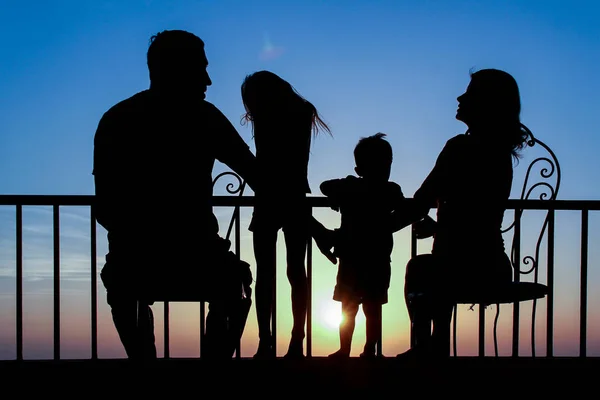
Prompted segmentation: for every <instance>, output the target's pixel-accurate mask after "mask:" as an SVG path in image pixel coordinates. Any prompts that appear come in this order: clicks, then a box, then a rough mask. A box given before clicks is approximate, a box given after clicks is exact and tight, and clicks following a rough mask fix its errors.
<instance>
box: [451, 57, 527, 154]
mask: <svg viewBox="0 0 600 400" xmlns="http://www.w3.org/2000/svg"><path fill="white" fill-rule="evenodd" d="M457 100H458V110H457V112H456V119H458V120H459V121H462V122H464V123H465V124H466V125H467V126H468V128H469V132H470V133H471V134H474V135H493V136H494V137H488V139H494V140H495V141H496V142H499V143H503V144H506V145H507V146H508V147H509V148H510V150H511V152H512V153H513V154H514V155H515V156H516V155H517V151H518V150H519V149H521V148H522V147H523V143H524V141H525V139H526V132H525V131H524V130H523V129H522V125H521V119H520V114H521V98H520V93H519V86H518V85H517V82H516V80H515V79H514V78H513V77H512V76H511V75H510V74H508V73H507V72H504V71H501V70H498V69H482V70H479V71H476V72H472V73H471V82H470V83H469V86H468V87H467V90H466V91H465V93H464V94H462V95H461V96H459V97H458V99H457Z"/></svg>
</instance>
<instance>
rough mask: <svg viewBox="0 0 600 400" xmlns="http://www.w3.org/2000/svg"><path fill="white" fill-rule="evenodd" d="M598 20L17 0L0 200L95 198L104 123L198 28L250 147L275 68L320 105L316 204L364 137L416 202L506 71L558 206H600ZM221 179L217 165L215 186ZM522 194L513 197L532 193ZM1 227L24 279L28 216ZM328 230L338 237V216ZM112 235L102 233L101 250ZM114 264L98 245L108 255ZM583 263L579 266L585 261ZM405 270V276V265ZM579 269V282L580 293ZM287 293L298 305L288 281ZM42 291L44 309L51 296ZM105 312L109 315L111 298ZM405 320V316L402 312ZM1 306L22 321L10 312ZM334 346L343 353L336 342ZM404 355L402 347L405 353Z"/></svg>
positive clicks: (547, 6)
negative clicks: (257, 95)
mask: <svg viewBox="0 0 600 400" xmlns="http://www.w3.org/2000/svg"><path fill="white" fill-rule="evenodd" d="M599 17H600V5H597V3H596V2H594V1H569V2H565V1H420V2H414V1H368V2H367V1H311V0H304V1H252V2H250V1H233V0H231V1H227V0H223V1H160V2H159V1H153V0H145V1H134V0H131V1H127V2H120V1H54V2H42V1H27V0H19V1H17V0H4V1H2V2H1V3H0V48H1V49H2V52H1V53H0V77H1V78H0V93H2V96H0V194H93V193H94V186H93V179H92V175H91V170H92V151H93V135H94V132H95V129H96V126H97V123H98V120H99V118H100V117H101V116H102V114H103V113H104V112H105V111H106V110H107V109H108V108H109V107H110V106H112V105H113V104H114V103H116V102H118V101H120V100H122V99H125V98H127V97H128V96H130V95H132V94H134V93H135V92H137V91H140V90H143V89H145V88H147V87H148V84H149V81H148V73H147V68H146V64H145V55H146V50H147V44H148V39H149V37H150V36H151V35H152V34H154V33H156V32H158V31H161V30H163V29H186V30H190V31H192V32H194V33H196V34H197V35H198V36H200V37H201V38H202V39H203V40H204V41H205V42H206V52H207V56H208V59H209V63H210V66H209V73H210V74H211V78H212V80H213V85H212V86H211V87H210V88H209V90H208V93H207V100H208V101H211V102H213V103H214V104H215V105H216V106H217V107H219V108H220V109H221V110H222V111H223V112H224V114H225V115H226V116H227V117H228V118H229V119H230V120H231V121H232V123H233V124H234V126H236V127H237V128H238V129H239V132H240V134H241V135H242V137H243V138H244V139H245V140H246V141H247V143H249V144H250V145H251V147H252V148H253V143H252V139H251V132H250V130H249V128H248V127H246V126H242V125H240V123H239V121H240V116H241V115H242V113H243V106H242V103H241V99H240V85H241V83H242V80H243V78H244V76H245V75H246V74H249V73H251V72H254V71H256V70H260V69H269V70H272V71H273V72H276V73H278V74H279V75H281V76H282V77H284V78H285V79H287V80H289V81H290V82H291V83H292V84H293V85H294V86H295V87H296V88H297V89H298V90H299V91H300V93H302V94H303V95H304V96H305V97H306V98H308V99H309V100H310V101H311V102H313V103H314V104H315V105H316V106H317V108H318V109H319V111H320V113H321V114H322V116H323V118H324V119H325V121H326V122H328V123H329V124H330V127H331V128H332V132H333V137H328V136H323V137H320V138H318V139H317V140H315V141H314V145H313V149H312V154H311V161H310V167H309V180H310V184H311V187H312V190H313V193H314V194H316V195H320V193H319V192H318V186H319V184H320V182H322V181H323V180H326V179H330V178H334V177H341V176H345V175H347V174H350V173H352V172H353V167H354V164H353V159H352V150H353V147H354V145H355V143H356V141H357V140H358V139H359V138H360V137H361V136H366V135H370V134H373V133H375V132H385V133H387V134H388V139H389V140H390V142H391V143H392V146H393V148H394V156H395V159H394V165H393V169H392V179H393V180H395V181H396V182H398V183H399V184H400V185H401V186H402V188H403V190H404V193H405V194H406V195H407V196H411V195H412V194H413V193H414V191H415V190H416V189H417V188H418V186H419V184H420V182H421V181H422V180H423V179H424V177H425V176H426V175H427V173H428V172H429V170H430V168H431V167H432V165H433V163H434V161H435V158H436V156H437V154H438V152H439V151H440V150H441V148H442V147H443V145H444V143H445V141H446V140H447V139H449V138H450V137H452V136H454V135H455V134H458V133H462V132H464V130H465V127H464V125H462V124H461V123H460V122H458V121H456V120H455V119H454V115H455V112H456V106H457V102H456V97H457V96H459V95H460V94H462V93H463V91H464V89H465V88H466V86H467V85H468V83H469V71H470V70H471V69H473V68H474V69H480V68H499V69H504V70H506V71H507V72H509V73H511V74H512V75H513V76H514V77H515V78H516V80H517V82H518V83H519V86H520V89H521V96H522V121H523V122H524V123H525V124H526V125H527V126H528V127H529V128H530V129H531V130H532V131H533V133H534V134H535V135H536V136H538V137H540V138H541V139H542V140H543V141H545V142H546V143H547V144H549V145H550V146H551V147H552V148H553V149H554V151H555V152H556V154H557V156H558V157H559V159H560V163H561V167H562V173H563V181H562V183H561V191H560V193H559V198H562V199H600V185H598V172H600V161H599V158H598V157H597V155H596V153H597V152H598V150H599V149H600V146H599V141H598V140H599V139H598V132H599V131H600V113H598V111H597V110H599V109H600V94H599V93H600V75H599V74H598V72H597V71H598V65H600V26H599V25H598V24H597V21H598V19H599ZM532 154H534V153H531V154H529V155H526V159H529V158H528V157H531V155H532ZM221 170H223V167H222V166H221V165H217V168H216V170H215V173H217V172H220V171H221ZM519 173H520V172H519V171H518V172H517V176H518V175H519ZM515 188H516V189H515V192H514V193H515V194H514V196H513V197H516V196H518V194H519V191H520V189H519V188H518V187H515ZM216 190H217V192H218V191H219V190H222V188H220V187H218V188H217V189H216ZM69 211H70V212H71V214H72V215H74V217H73V218H72V220H73V221H77V220H78V221H85V218H86V215H87V214H86V213H87V211H86V210H79V209H74V210H69ZM31 213H32V215H31V217H30V218H29V217H28V219H27V222H28V223H29V224H30V225H28V228H26V231H25V232H26V233H27V232H29V233H31V235H32V236H31V238H32V239H31V243H32V244H31V246H34V247H31V251H29V252H27V254H28V255H27V257H30V258H31V260H34V259H37V260H39V263H40V264H43V265H46V264H48V265H50V264H49V263H51V261H52V258H51V256H49V257H47V255H48V254H51V253H49V251H50V249H51V247H48V246H47V245H44V244H41V242H43V240H41V239H40V240H41V242H36V241H35V240H36V239H34V237H37V236H35V234H38V235H42V236H43V235H51V226H49V225H48V224H47V221H48V216H51V213H49V210H47V209H43V208H40V209H34V210H32V211H31ZM34 214H35V215H38V216H39V215H41V216H42V217H41V218H38V217H35V215H34ZM26 215H27V216H28V215H29V214H26ZM572 216H573V217H569V218H565V228H564V229H563V232H565V236H566V237H567V238H568V233H572V232H575V234H578V233H577V232H578V231H577V229H578V228H577V227H576V223H577V222H578V220H577V216H576V214H572ZM0 217H1V218H2V220H1V221H3V223H4V222H5V225H4V226H3V227H1V228H0V235H1V236H0V238H2V239H4V240H3V243H0V250H2V249H4V253H3V254H0V260H2V262H3V264H2V265H0V273H2V274H3V275H4V276H7V277H10V276H11V274H12V273H11V271H13V268H14V266H13V264H14V262H13V261H12V260H14V258H13V257H14V256H13V255H12V254H11V249H12V247H11V246H12V244H11V241H10V240H11V237H13V236H11V235H14V226H13V225H12V222H11V221H12V220H11V218H13V219H14V216H12V211H11V209H10V208H5V209H3V211H0ZM44 218H45V219H44ZM324 218H326V220H327V221H331V224H335V221H336V219H335V218H337V216H336V215H331V216H326V217H324ZM41 221H46V222H45V223H42V222H41ZM68 221H69V217H66V219H65V220H64V222H63V223H64V224H68V223H69V222H68ZM593 221H594V219H593V217H592V219H591V221H590V222H591V224H590V226H591V229H595V228H594V227H593V225H592V222H593ZM81 223H82V224H83V225H77V223H76V222H73V225H72V228H68V227H65V229H67V230H68V229H71V233H73V235H72V237H71V239H72V240H73V244H72V247H69V248H71V249H72V250H71V252H70V253H69V252H66V255H65V257H67V258H68V257H70V258H68V260H70V261H65V268H67V270H68V271H73V275H72V276H73V277H74V278H73V279H76V278H75V277H76V276H79V275H80V274H81V271H80V270H81V269H82V268H83V269H84V268H86V265H87V264H86V262H85V252H86V251H88V247H87V244H84V243H85V239H86V235H89V233H88V231H89V229H87V227H86V226H85V222H81ZM44 224H45V225H44ZM36 227H38V228H39V229H37V230H36ZM592 234H593V232H591V233H590V235H592ZM245 235H246V236H245V240H249V237H248V236H247V234H246V233H245ZM103 236H104V232H103V231H102V230H100V231H99V241H101V240H103ZM44 237H46V236H44ZM590 237H591V238H592V236H590ZM596 237H597V236H596ZM50 238H51V236H50ZM88 239H89V237H88ZM65 240H67V241H68V240H69V239H68V238H67V239H65ZM77 240H79V242H77ZM27 243H29V242H27ZM44 243H45V242H44ZM78 243H79V244H78ZM576 245H577V244H576V243H574V244H573V246H576ZM27 246H29V244H27ZM35 246H37V247H35ZM44 246H46V247H44ZM27 248H28V249H29V247H27ZM248 248H249V247H248ZM43 249H46V250H43ZM245 249H246V247H245ZM569 249H570V248H569ZM102 251H103V250H102V244H100V249H99V257H102V256H103V253H102ZM248 251H250V254H249V255H248V257H250V258H251V250H248ZM561 254H565V257H568V256H566V255H569V256H571V254H572V253H571V251H570V250H565V251H563V253H561ZM78 255H80V257H79V256H78ZM592 255H593V251H592V252H591V253H590V257H592ZM573 257H574V258H573V260H578V258H577V254H576V253H573ZM596 259H597V258H596ZM596 259H592V258H591V261H590V262H591V263H592V261H594V262H595V260H596ZM568 260H569V259H568V258H567V262H568ZM36 265H37V264H35V261H28V263H26V267H27V273H28V274H29V275H28V276H31V277H33V276H34V275H35V276H42V275H44V273H43V271H45V270H44V267H42V266H38V267H36ZM78 268H79V269H78ZM565 268H566V267H565ZM569 268H575V267H574V266H571V267H569ZM48 271H49V272H50V273H51V267H50V269H49V270H48ZM78 271H79V272H78ZM331 271H334V269H333V268H330V270H329V271H328V272H327V273H328V274H329V273H334V272H331ZM397 271H399V272H397V273H396V275H397V276H398V278H397V279H401V277H402V271H403V265H402V261H400V262H399V265H398V267H397ZM569 271H570V272H569ZM571 272H573V271H572V270H567V271H566V272H565V276H566V277H570V278H568V279H574V280H576V276H574V275H573V274H574V272H573V273H571ZM46 275H48V273H46ZM280 275H281V274H280ZM591 278H592V277H590V279H591ZM40 279H41V278H40ZM324 279H325V280H326V283H324V284H323V285H324V286H323V291H324V294H323V296H324V297H328V296H329V297H330V293H329V292H328V291H330V289H332V288H333V286H332V285H333V282H332V281H331V279H332V278H331V277H330V276H328V277H327V278H324ZM327 279H329V280H327ZM568 279H566V281H568ZM398 282H399V281H398ZM281 284H282V285H283V286H282V288H283V289H282V290H283V293H284V295H285V294H286V292H285V290H286V289H285V287H286V283H285V281H284V280H282V281H281ZM595 284H596V285H598V281H597V280H596V281H595ZM11 285H12V284H11ZM330 286H331V287H330ZM6 287H10V285H8V286H6ZM26 287H29V286H26ZM49 287H51V286H49ZM31 288H32V289H31V291H30V292H31V293H32V294H31V295H32V296H34V295H35V293H37V292H36V290H38V289H34V286H31ZM7 290H8V289H7ZM39 290H41V289H39ZM28 293H29V292H28ZM575 297H576V296H575ZM7 304H8V303H7ZM32 304H37V303H32ZM100 304H101V306H102V307H105V304H104V303H102V299H100ZM32 307H35V306H34V305H32ZM391 307H392V305H390V309H391ZM393 307H403V306H402V304H401V302H400V300H398V303H397V305H394V306H393ZM2 309H3V310H4V309H6V310H8V311H6V313H8V314H6V315H7V318H9V317H10V315H11V314H10V307H9V306H7V307H4V308H2ZM390 312H391V311H390ZM565 315H566V314H565ZM400 323H401V321H400V322H398V324H400ZM403 329H404V328H403ZM9 331H10V329H9ZM7 332H8V331H7ZM0 334H1V332H0ZM7 335H9V336H10V332H8V333H7ZM113 339H114V336H113ZM1 341H2V339H1V338H0V342H1ZM332 341H333V342H332V343H333V346H335V341H336V336H335V332H334V333H333V339H332ZM49 343H51V338H50V341H49ZM398 343H400V342H394V343H393V344H392V346H397V347H401V344H398ZM402 343H404V342H402ZM9 347H10V345H9ZM599 348H600V346H599ZM399 350H401V349H399ZM9 353H10V352H9ZM9 353H7V354H9ZM32 354H33V353H32ZM36 354H37V353H36Z"/></svg>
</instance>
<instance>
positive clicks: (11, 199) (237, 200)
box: [0, 189, 600, 360]
mask: <svg viewBox="0 0 600 400" xmlns="http://www.w3.org/2000/svg"><path fill="white" fill-rule="evenodd" d="M241 190H242V191H241V192H236V193H243V189H241ZM230 193H231V192H230ZM93 200H94V196H90V195H68V196H60V195H57V196H52V195H0V206H13V207H14V210H15V217H16V218H15V220H16V230H15V231H16V238H15V239H16V260H15V265H16V279H15V285H16V344H15V345H16V358H17V360H22V359H23V209H24V208H26V207H28V206H50V207H52V211H53V213H52V215H53V222H52V236H53V310H54V320H53V334H54V359H60V358H61V330H60V327H61V320H60V310H61V303H60V291H61V287H60V270H61V258H60V229H59V226H60V217H61V212H60V211H61V207H66V206H82V207H88V208H89V212H90V214H89V215H90V227H89V229H90V255H91V261H90V278H91V282H90V285H91V288H90V289H91V303H90V311H91V358H92V359H97V358H98V306H99V305H98V266H97V261H96V259H97V257H96V255H97V223H96V220H95V216H94V206H93ZM253 202H254V199H253V197H251V196H215V197H214V205H215V207H234V215H235V213H237V215H238V216H239V210H240V208H241V207H252V206H253ZM309 204H310V205H311V207H312V208H319V207H329V205H328V202H327V199H326V198H322V197H310V198H309ZM507 210H544V211H547V212H548V216H549V218H548V228H547V237H548V243H551V245H549V246H548V248H547V251H548V258H547V263H546V264H547V265H546V267H547V273H546V276H547V281H546V284H547V286H548V287H549V294H548V296H547V303H546V304H547V311H546V312H547V322H546V330H547V333H546V337H547V340H546V346H547V348H546V356H548V357H552V356H553V354H554V353H553V338H554V308H555V298H554V296H553V292H554V285H555V282H554V262H553V260H554V258H553V252H554V245H553V243H554V236H555V224H554V220H555V214H556V213H557V212H558V211H562V210H566V211H577V212H578V213H579V214H580V221H581V238H580V240H581V244H580V250H579V252H580V260H579V272H580V298H579V321H580V323H579V324H580V326H579V356H580V357H586V347H587V319H588V289H589V288H588V241H589V239H588V236H589V214H590V212H591V211H598V210H600V201H599V200H593V201H585V200H509V202H508V206H507ZM236 221H237V222H236ZM231 232H233V234H234V241H235V251H236V252H237V253H238V254H239V252H240V248H239V232H240V225H239V217H238V218H233V219H232V222H231V225H230V227H229V229H228V234H229V233H231ZM414 242H415V239H414V238H412V239H411V243H406V244H405V245H406V246H411V249H412V248H413V246H414ZM402 245H403V244H400V243H397V244H396V246H402ZM311 247H312V246H309V252H308V254H307V274H308V284H309V300H308V301H309V304H308V315H307V342H306V344H307V349H306V351H307V356H309V357H310V356H311V355H312V353H311V351H312V317H311V303H312V295H311V287H312V252H311V251H310V249H311ZM575 261H576V260H573V262H575ZM515 307H516V308H515V309H514V310H515V311H516V310H518V305H517V306H515ZM164 310H165V311H164V312H165V324H164V325H165V340H164V346H165V352H164V356H165V357H167V358H168V357H169V331H168V329H169V328H168V327H169V323H168V318H169V315H168V312H169V309H168V304H165V308H164ZM202 310H203V307H201V311H202ZM516 312H517V313H518V311H516ZM202 317H204V315H203V316H202ZM201 323H203V318H201ZM483 323H484V321H483V319H482V318H481V314H480V332H481V326H482V324H483ZM513 324H517V325H518V318H516V319H513ZM201 332H203V329H201ZM273 333H274V335H275V334H276V333H275V332H273ZM480 340H482V338H481V336H480ZM518 349H519V335H518V326H517V329H513V355H518ZM481 351H483V350H482V346H481V343H480V352H481ZM237 354H238V357H239V354H240V352H239V351H238V352H237Z"/></svg>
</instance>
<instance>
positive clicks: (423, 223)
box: [412, 215, 437, 239]
mask: <svg viewBox="0 0 600 400" xmlns="http://www.w3.org/2000/svg"><path fill="white" fill-rule="evenodd" d="M436 225H437V222H436V221H435V220H434V219H433V218H431V217H430V216H429V215H427V216H425V218H423V219H422V220H420V221H418V222H415V223H414V224H413V225H412V230H413V232H414V234H415V237H416V238H417V239H426V238H428V237H431V236H433V235H435V229H436Z"/></svg>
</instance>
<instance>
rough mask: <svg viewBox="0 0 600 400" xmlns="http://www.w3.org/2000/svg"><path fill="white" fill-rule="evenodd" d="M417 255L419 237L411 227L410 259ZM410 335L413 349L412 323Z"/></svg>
mask: <svg viewBox="0 0 600 400" xmlns="http://www.w3.org/2000/svg"><path fill="white" fill-rule="evenodd" d="M416 255H417V236H416V235H415V231H414V229H412V226H411V230H410V258H411V259H412V258H414V257H415V256H416ZM454 315H455V318H456V313H454ZM408 334H409V335H410V347H411V348H413V347H415V334H414V332H413V324H412V321H410V329H409V332H408Z"/></svg>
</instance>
